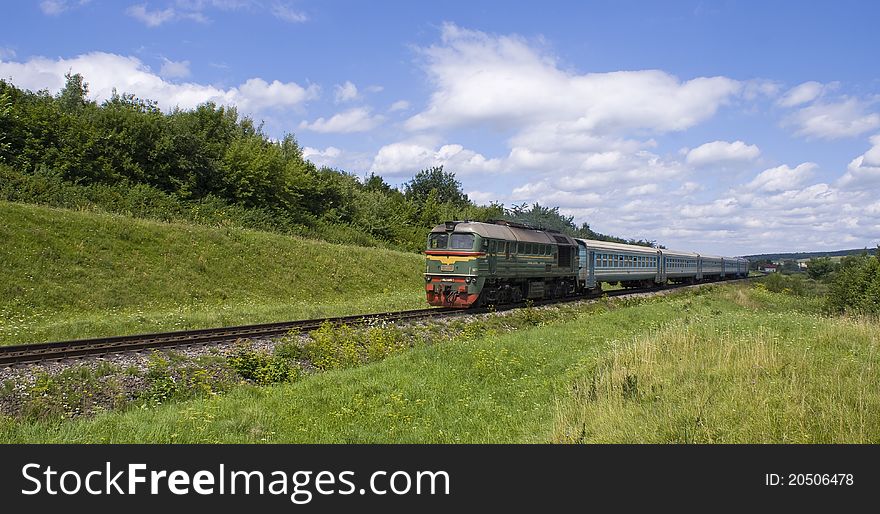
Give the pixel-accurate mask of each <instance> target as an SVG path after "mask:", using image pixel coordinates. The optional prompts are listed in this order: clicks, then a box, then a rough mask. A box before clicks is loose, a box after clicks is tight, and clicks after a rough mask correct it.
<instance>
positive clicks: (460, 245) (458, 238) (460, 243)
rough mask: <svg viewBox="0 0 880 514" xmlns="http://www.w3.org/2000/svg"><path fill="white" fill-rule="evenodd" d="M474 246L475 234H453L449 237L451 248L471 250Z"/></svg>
mask: <svg viewBox="0 0 880 514" xmlns="http://www.w3.org/2000/svg"><path fill="white" fill-rule="evenodd" d="M473 247H474V235H473V234H452V237H451V238H450V239H449V248H450V249H451V250H471V249H473Z"/></svg>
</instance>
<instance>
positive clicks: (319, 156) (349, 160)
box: [303, 146, 372, 172]
mask: <svg viewBox="0 0 880 514" xmlns="http://www.w3.org/2000/svg"><path fill="white" fill-rule="evenodd" d="M303 157H305V158H306V159H308V160H310V161H312V162H313V163H314V164H315V165H316V166H319V167H328V168H337V169H342V170H346V171H348V172H355V171H364V170H367V169H369V167H370V164H371V163H372V155H370V154H366V153H362V152H351V151H346V150H342V149H340V148H337V147H335V146H328V147H327V148H325V149H323V150H321V149H320V148H312V147H310V146H306V147H304V148H303Z"/></svg>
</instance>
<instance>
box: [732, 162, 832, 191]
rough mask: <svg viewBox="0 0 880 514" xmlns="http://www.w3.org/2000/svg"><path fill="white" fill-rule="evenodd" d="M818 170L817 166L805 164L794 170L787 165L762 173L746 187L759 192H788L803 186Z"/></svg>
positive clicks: (810, 163) (809, 163)
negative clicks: (814, 171) (815, 170)
mask: <svg viewBox="0 0 880 514" xmlns="http://www.w3.org/2000/svg"><path fill="white" fill-rule="evenodd" d="M814 169H816V164H815V163H812V162H805V163H802V164H799V165H797V166H796V167H794V168H789V167H788V166H787V165H785V164H783V165H782V166H777V167H775V168H770V169H766V170H764V171H762V172H761V173H759V174H758V176H756V177H755V178H754V179H753V180H752V181H751V182H749V184H748V185H747V186H746V187H748V188H749V189H753V190H757V191H767V192H772V191H787V190H791V189H795V188H796V187H798V186H800V185H801V184H803V183H804V182H805V181H806V180H807V179H808V178H809V177H810V175H811V174H812V172H813V170H814Z"/></svg>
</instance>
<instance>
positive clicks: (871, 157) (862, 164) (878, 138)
mask: <svg viewBox="0 0 880 514" xmlns="http://www.w3.org/2000/svg"><path fill="white" fill-rule="evenodd" d="M870 141H871V145H872V146H871V148H870V149H869V150H868V151H867V152H865V153H864V154H862V155H860V156H858V157H856V158H855V159H853V160H852V162H850V163H849V166H847V168H846V173H844V174H843V176H842V177H840V180H839V181H838V184H839V185H840V186H841V187H845V188H848V189H852V188H859V187H869V186H874V187H876V186H878V185H880V134H877V135H875V136H873V137H871V139H870Z"/></svg>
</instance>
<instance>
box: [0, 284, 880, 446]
mask: <svg viewBox="0 0 880 514" xmlns="http://www.w3.org/2000/svg"><path fill="white" fill-rule="evenodd" d="M820 306H821V301H820V300H819V299H818V298H814V297H800V296H794V295H792V294H786V293H774V292H770V291H768V290H767V289H766V288H765V287H763V286H762V285H746V284H729V285H723V286H711V287H708V288H704V289H700V290H698V291H682V292H677V293H674V294H673V295H671V296H666V297H656V298H651V299H646V300H618V299H611V300H603V301H599V302H595V303H593V304H590V305H587V306H584V307H580V308H578V309H572V308H570V307H566V308H565V309H566V310H563V311H559V312H557V314H553V313H552V311H543V310H542V311H537V310H536V311H534V312H530V311H524V312H522V313H520V314H517V318H515V319H516V320H518V321H517V322H516V323H515V324H518V325H519V326H524V328H520V329H519V330H514V331H509V330H505V329H503V327H504V323H505V322H504V321H503V320H502V321H497V320H496V321H492V320H489V321H480V322H472V323H471V324H470V325H468V326H466V327H464V328H463V329H462V330H459V331H458V332H455V333H454V334H453V335H450V336H449V337H448V338H446V339H444V338H443V337H441V338H440V339H434V340H433V342H431V343H429V344H423V345H417V346H416V347H415V348H413V349H411V350H406V351H403V352H400V353H397V354H395V355H393V356H391V357H388V358H387V359H385V360H382V361H380V362H375V363H372V364H368V365H364V366H360V367H356V368H351V369H343V370H336V371H328V372H324V373H319V374H316V375H311V376H307V377H305V378H302V379H300V380H299V381H296V382H293V383H284V384H280V385H275V386H268V387H256V386H237V387H234V388H232V389H231V390H230V391H229V392H227V393H225V394H222V395H216V396H208V397H203V398H200V399H195V400H190V401H184V402H172V403H167V404H164V405H161V406H159V407H156V408H144V409H140V408H130V409H128V410H124V411H119V412H107V413H102V414H99V415H97V416H95V417H92V418H88V419H77V420H73V421H60V422H26V421H13V420H11V419H7V420H6V421H5V422H3V423H2V424H0V440H2V441H5V442H331V443H353V442H365V443H367V442H370V443H377V442H382V443H389V442H405V443H417V442H418V443H449V442H451V443H459V442H461V443H464V442H469V443H476V442H490V443H502V442H514V443H526V442H566V443H567V442H584V443H591V442H701V443H702V442H713V443H736V442H738V443H750V442H774V443H781V442H794V443H817V442H819V443H825V442H854V443H878V442H880V388H878V387H877V384H878V382H880V380H878V379H880V367H878V364H880V354H878V344H880V327H878V324H877V323H876V322H875V321H869V320H865V319H861V318H842V317H841V318H831V317H825V316H823V315H821V314H819V312H820ZM511 323H513V321H511ZM441 335H442V334H441Z"/></svg>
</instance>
